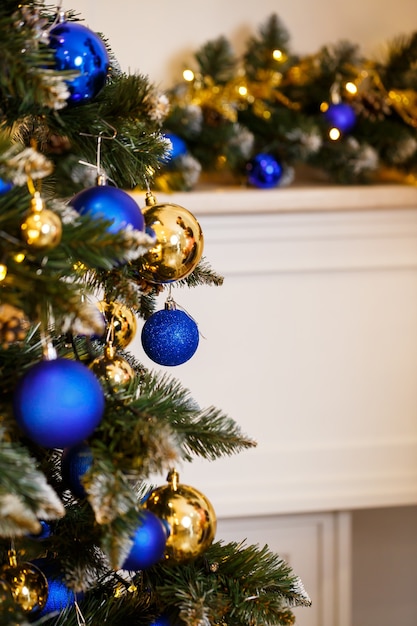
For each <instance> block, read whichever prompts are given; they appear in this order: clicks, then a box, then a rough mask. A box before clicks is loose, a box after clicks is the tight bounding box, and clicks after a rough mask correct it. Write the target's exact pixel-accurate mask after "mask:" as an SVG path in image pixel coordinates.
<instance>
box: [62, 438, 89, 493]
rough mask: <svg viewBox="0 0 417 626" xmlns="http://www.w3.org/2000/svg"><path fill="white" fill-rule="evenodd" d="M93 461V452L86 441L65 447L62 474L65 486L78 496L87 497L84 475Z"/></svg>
mask: <svg viewBox="0 0 417 626" xmlns="http://www.w3.org/2000/svg"><path fill="white" fill-rule="evenodd" d="M92 463H93V453H92V452H91V448H90V446H88V445H87V444H86V443H79V444H78V445H76V446H72V447H71V448H65V450H64V452H63V453H62V457H61V475H62V482H63V483H64V486H65V487H67V488H68V489H70V490H71V492H72V494H73V495H74V496H76V497H77V498H85V496H86V492H85V489H84V485H83V483H82V480H81V479H82V477H83V476H84V474H85V473H86V472H87V471H88V470H89V469H90V467H91V465H92Z"/></svg>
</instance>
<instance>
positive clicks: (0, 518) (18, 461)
mask: <svg viewBox="0 0 417 626" xmlns="http://www.w3.org/2000/svg"><path fill="white" fill-rule="evenodd" d="M0 436H1V439H0V535H1V536H14V535H22V534H25V533H29V532H30V533H33V534H36V533H38V532H39V530H40V526H39V521H38V520H39V518H41V519H53V518H56V517H61V516H62V515H64V507H63V505H62V502H61V501H60V499H59V498H58V496H57V494H56V493H54V491H53V489H52V488H51V487H50V486H49V485H48V484H47V482H46V478H45V476H44V474H43V473H42V472H40V471H39V469H37V468H36V464H35V462H34V459H33V458H32V457H31V456H29V453H28V451H27V450H26V449H25V448H24V447H23V446H20V445H19V444H17V443H12V442H8V441H7V440H6V439H5V432H4V430H3V431H2V432H0Z"/></svg>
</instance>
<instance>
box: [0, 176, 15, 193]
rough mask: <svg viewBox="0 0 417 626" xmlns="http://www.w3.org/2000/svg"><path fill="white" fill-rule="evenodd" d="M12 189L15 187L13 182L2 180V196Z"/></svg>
mask: <svg viewBox="0 0 417 626" xmlns="http://www.w3.org/2000/svg"><path fill="white" fill-rule="evenodd" d="M12 187H13V183H12V182H10V181H9V180H3V178H0V196H2V195H3V194H4V193H7V192H8V191H10V189H12Z"/></svg>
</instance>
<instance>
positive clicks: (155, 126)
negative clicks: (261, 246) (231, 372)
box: [0, 0, 310, 626]
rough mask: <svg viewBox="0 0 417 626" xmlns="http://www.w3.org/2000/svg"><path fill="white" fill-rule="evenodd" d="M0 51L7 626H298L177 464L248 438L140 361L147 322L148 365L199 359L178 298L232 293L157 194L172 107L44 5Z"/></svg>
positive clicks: (299, 588) (282, 569)
mask: <svg viewBox="0 0 417 626" xmlns="http://www.w3.org/2000/svg"><path fill="white" fill-rule="evenodd" d="M0 57H1V59H2V71H1V73H0V120H1V128H0V132H1V134H0V183H1V187H0V220H1V229H0V246H1V258H0V274H1V276H0V280H1V300H0V353H1V361H0V363H1V377H0V381H1V382H0V384H1V423H0V430H1V439H0V441H1V444H0V541H1V548H2V550H1V551H2V557H1V558H2V561H1V575H0V588H1V595H0V598H1V599H0V621H1V624H2V625H4V626H8V625H10V626H11V625H14V626H15V625H17V624H19V625H20V626H28V625H29V624H35V625H36V624H39V625H40V624H43V625H55V626H58V625H61V624H66V625H67V626H71V625H73V624H74V625H79V624H91V625H92V624H97V623H103V624H109V625H112V626H117V625H118V624H120V625H123V626H127V625H128V624H132V625H133V624H143V625H147V624H178V625H181V624H188V625H191V624H192V625H196V624H230V625H233V624H236V625H242V624H251V625H253V624H292V623H294V616H293V613H292V611H291V608H292V607H293V606H297V605H305V606H308V605H309V604H310V600H309V597H308V595H307V594H306V592H305V591H304V589H303V585H302V583H301V581H300V580H299V578H298V577H297V576H296V575H295V574H294V573H293V572H292V570H291V568H290V567H289V566H288V565H287V564H286V563H285V562H284V561H283V560H282V559H281V558H280V557H279V556H278V555H276V554H273V553H272V552H270V550H269V549H268V547H267V546H263V547H262V546H258V545H246V543H245V541H244V540H242V538H238V540H237V541H236V542H233V543H224V542H222V541H218V540H216V515H215V509H214V507H213V504H212V503H211V502H210V501H209V500H208V499H207V498H206V497H205V495H204V494H202V493H201V492H200V491H199V490H198V488H197V487H194V486H189V485H184V484H183V483H181V480H180V476H179V474H178V471H177V467H178V465H179V463H180V462H191V461H192V460H193V459H195V458H197V457H200V458H203V459H207V460H215V459H216V458H219V457H222V456H225V455H231V454H234V453H237V452H239V451H242V450H245V449H246V448H250V447H252V446H253V445H255V443H254V442H253V441H252V440H251V439H250V438H249V437H247V436H246V435H245V434H243V433H242V432H241V430H240V428H239V426H238V425H237V423H235V422H234V420H233V419H231V418H230V417H229V416H227V415H225V414H224V413H223V412H222V411H221V410H219V409H216V408H215V407H209V408H201V407H199V406H198V405H197V403H196V402H195V401H194V400H193V399H192V397H191V395H190V392H189V391H188V389H185V388H184V387H183V386H182V385H181V383H180V381H179V380H177V378H175V377H174V376H171V375H170V374H169V375H167V374H165V373H164V374H161V373H158V370H156V371H155V372H153V371H149V370H148V369H146V368H145V367H144V366H143V365H142V363H141V360H140V354H139V355H133V354H131V353H130V352H129V343H130V341H131V338H132V336H133V335H134V333H135V331H136V326H137V321H138V320H139V319H141V320H142V321H143V322H144V323H143V329H142V345H143V350H144V352H145V353H146V354H147V355H148V356H149V357H150V358H151V359H152V360H153V361H154V362H155V363H157V364H162V365H165V366H176V365H178V364H181V363H183V362H185V361H186V360H188V359H190V358H192V356H193V354H194V352H195V350H196V349H197V347H198V339H199V333H198V327H197V325H196V323H195V321H194V320H192V319H191V318H190V317H189V316H188V315H187V314H186V313H185V312H184V311H182V310H180V309H179V308H177V307H176V303H175V300H174V296H173V293H174V292H175V287H177V286H179V287H182V288H184V287H190V288H195V287H199V286H210V285H213V286H216V285H220V284H221V283H222V277H221V276H219V275H218V274H217V273H216V272H215V271H214V270H213V269H212V268H211V267H210V265H209V263H208V261H207V260H206V259H205V258H204V256H203V243H204V237H203V233H202V231H201V228H200V226H199V223H198V221H197V220H196V218H195V217H194V216H193V215H192V214H191V213H190V212H189V211H187V209H186V208H184V207H181V206H178V205H175V204H170V203H163V204H160V203H158V201H157V198H156V197H155V195H154V194H153V192H152V187H153V181H154V177H155V176H157V175H158V172H159V170H160V168H161V164H162V163H164V161H166V159H167V158H168V157H169V153H170V150H172V144H171V143H170V142H169V141H167V139H166V137H165V136H164V134H163V133H162V125H163V121H164V119H165V117H166V115H167V113H168V108H169V102H168V101H167V98H166V97H165V96H164V94H160V93H159V92H158V91H157V90H156V88H155V87H154V86H153V85H152V84H151V83H150V82H149V80H148V78H147V77H145V76H141V75H136V74H129V75H126V74H124V73H123V72H122V71H121V70H120V69H119V67H118V65H117V60H116V59H115V58H114V57H113V55H112V52H111V48H110V45H109V42H107V41H106V40H105V39H104V38H103V36H102V35H100V34H98V33H95V32H93V31H92V30H91V29H90V28H87V27H86V26H84V25H83V23H82V20H81V21H80V20H79V19H78V17H77V16H76V15H74V14H73V13H71V12H69V13H67V14H64V13H63V12H61V11H54V10H52V9H48V8H47V7H45V6H44V5H43V4H42V3H37V2H28V3H27V4H24V5H22V4H20V3H18V2H17V1H14V0H4V1H3V2H2V4H1V7H0ZM132 189H141V190H143V198H144V206H143V209H142V210H141V209H140V208H139V205H138V203H137V202H136V200H135V199H134V197H133V195H132V194H130V193H129V191H130V190H132ZM135 197H136V196H135ZM161 292H162V293H164V292H165V293H166V304H165V308H163V309H162V310H156V307H157V301H158V298H157V296H158V295H161ZM161 472H162V473H165V474H166V475H167V483H166V484H163V485H159V486H158V485H153V484H152V476H153V475H155V473H161Z"/></svg>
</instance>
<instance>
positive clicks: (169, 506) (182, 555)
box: [144, 470, 217, 563]
mask: <svg viewBox="0 0 417 626" xmlns="http://www.w3.org/2000/svg"><path fill="white" fill-rule="evenodd" d="M167 480H168V485H163V486H162V487H157V488H156V489H153V491H152V492H151V494H150V496H149V497H148V498H147V500H146V502H145V503H144V506H145V508H147V509H148V510H149V511H152V513H155V515H156V516H157V517H159V518H160V519H162V520H164V521H166V523H167V524H168V526H169V529H170V534H169V537H168V539H167V543H166V552H165V557H166V558H167V559H168V560H170V561H172V562H173V563H183V562H185V561H188V560H189V559H193V558H195V557H197V556H199V555H200V554H202V553H203V552H204V551H205V550H207V548H208V547H209V546H210V545H211V543H212V541H213V539H214V536H215V534H216V525H217V520H216V514H215V512H214V509H213V506H212V505H211V503H210V501H209V500H208V499H207V498H206V497H205V496H204V495H203V494H202V493H201V492H200V491H198V490H197V489H195V488H194V487H190V486H188V485H182V484H180V483H179V476H178V473H177V472H176V471H175V470H173V471H171V472H170V473H169V474H168V478H167Z"/></svg>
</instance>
